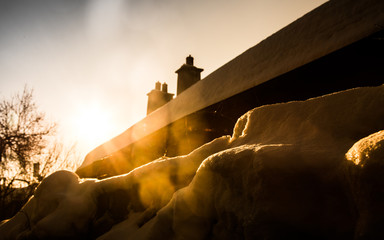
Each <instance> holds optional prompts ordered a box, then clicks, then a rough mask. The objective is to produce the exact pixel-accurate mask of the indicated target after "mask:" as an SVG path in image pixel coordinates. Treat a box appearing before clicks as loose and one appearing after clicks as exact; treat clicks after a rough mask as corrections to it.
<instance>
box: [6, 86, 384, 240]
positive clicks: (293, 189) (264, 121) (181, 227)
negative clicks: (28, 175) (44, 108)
mask: <svg viewBox="0 0 384 240" xmlns="http://www.w3.org/2000/svg"><path fill="white" fill-rule="evenodd" d="M383 106H384V85H383V86H380V87H371V88H358V89H352V90H348V91H343V92H340V93H335V94H331V95H326V96H322V97H318V98H314V99H309V100H307V101H302V102H289V103H284V104H275V105H268V106H263V107H259V108H256V109H254V110H252V111H249V112H248V113H246V114H245V115H243V116H242V117H241V118H240V119H239V120H238V122H237V124H236V126H235V129H234V134H233V136H224V137H221V138H218V139H216V140H214V141H212V142H210V143H208V144H206V145H204V146H202V147H200V148H198V149H196V150H195V151H193V152H192V153H190V154H189V155H186V156H180V157H175V158H168V159H158V160H156V161H154V162H151V163H149V164H146V165H144V166H141V167H139V168H137V169H135V170H133V171H131V172H130V173H128V174H125V175H121V176H117V177H113V178H109V179H105V180H101V181H98V180H91V179H88V180H87V179H85V180H82V179H79V178H78V177H77V175H75V174H74V173H71V172H66V171H61V172H56V173H54V174H52V175H51V176H49V177H48V178H46V179H45V180H44V181H43V182H42V183H41V185H40V186H39V187H38V188H37V190H36V192H35V195H34V197H33V198H31V199H30V201H29V202H28V203H27V204H26V205H25V206H24V208H23V209H22V212H20V213H18V214H17V215H15V216H14V217H13V218H12V219H10V220H9V221H8V222H6V223H3V224H2V225H1V226H0V239H17V237H19V239H30V238H33V239H100V240H101V239H259V238H260V239H297V238H305V239H319V238H320V239H330V238H332V239H353V238H359V237H361V238H365V237H366V238H369V237H371V238H375V239H380V238H382V237H383V236H384V230H383V229H382V223H383V222H384V201H383V200H384V188H383V186H384V174H383V173H384V131H381V130H383V129H384V107H383Z"/></svg>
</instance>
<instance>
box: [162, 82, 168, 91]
mask: <svg viewBox="0 0 384 240" xmlns="http://www.w3.org/2000/svg"><path fill="white" fill-rule="evenodd" d="M161 91H163V92H165V93H168V84H166V83H163V85H162V88H161Z"/></svg>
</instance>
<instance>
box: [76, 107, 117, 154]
mask: <svg viewBox="0 0 384 240" xmlns="http://www.w3.org/2000/svg"><path fill="white" fill-rule="evenodd" d="M72 122H73V127H74V131H75V132H74V134H75V135H76V136H77V141H78V144H79V145H81V146H85V147H86V148H88V149H87V150H88V151H90V150H92V149H90V148H95V147H97V146H98V145H100V144H102V143H104V142H106V141H108V140H109V139H110V138H111V136H112V134H113V129H112V126H113V124H112V119H111V114H110V113H109V112H108V111H107V110H106V108H103V107H102V106H101V105H99V104H91V105H85V106H82V107H79V109H78V111H77V114H75V116H74V118H73V121H72Z"/></svg>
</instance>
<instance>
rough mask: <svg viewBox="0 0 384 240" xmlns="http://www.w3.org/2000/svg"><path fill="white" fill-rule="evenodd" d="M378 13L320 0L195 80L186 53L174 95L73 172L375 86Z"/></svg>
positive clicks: (167, 151)
mask: <svg viewBox="0 0 384 240" xmlns="http://www.w3.org/2000/svg"><path fill="white" fill-rule="evenodd" d="M383 12H384V1H381V0H365V1H362V0H359V1H354V0H338V1H329V2H326V3H324V4H323V5H321V6H320V7H318V8H316V9H314V10H313V11H311V12H309V13H307V14H306V15H304V16H303V17H301V18H300V19H298V20H296V21H294V22H293V23H291V24H289V25H288V26H286V27H284V28H283V29H281V30H280V31H278V32H276V33H275V34H273V35H271V36H270V37H268V38H267V39H265V40H263V41H262V42H260V43H259V44H257V45H256V46H254V47H252V48H250V49H248V50H247V51H245V52H244V53H242V54H240V55H239V56H238V57H236V58H234V59H233V60H231V61H230V62H228V63H227V64H225V65H223V66H222V67H220V68H219V69H217V70H216V71H214V72H213V73H211V74H210V75H208V76H207V77H205V78H204V79H202V80H200V79H199V80H196V79H198V78H197V77H199V76H200V73H201V71H202V69H199V68H196V69H195V70H194V73H193V74H189V75H188V74H185V71H186V70H188V68H190V67H191V66H193V58H192V59H191V58H187V61H186V64H184V65H183V66H182V67H181V68H180V69H179V70H177V71H176V73H178V76H179V77H181V76H187V77H188V78H190V80H188V81H186V82H185V83H183V84H184V85H183V84H181V83H180V86H181V89H180V90H179V84H178V90H177V97H176V98H173V99H172V100H170V101H168V102H167V103H164V105H162V106H160V107H159V108H157V109H156V110H152V108H151V111H148V113H149V114H148V115H147V116H146V118H144V119H143V120H141V121H139V122H138V123H136V124H134V125H133V126H131V127H130V128H128V129H127V130H126V131H125V132H123V133H121V134H120V135H118V136H116V137H115V138H113V139H111V140H110V141H108V142H106V143H104V144H102V145H101V146H99V147H97V148H96V149H94V150H93V151H91V152H90V153H89V154H88V155H87V156H86V158H85V160H84V162H83V164H82V165H81V166H80V167H79V168H78V169H77V173H78V174H79V175H80V176H81V177H99V178H103V177H108V176H113V175H117V174H121V173H126V172H129V171H130V170H132V169H134V168H135V167H138V166H140V165H142V164H145V163H148V162H150V161H152V160H154V159H157V158H160V157H162V156H166V157H168V156H169V157H170V156H176V155H183V154H187V153H189V152H190V151H192V150H193V149H195V148H197V147H199V146H201V145H202V144H204V143H206V142H209V141H211V140H212V139H214V138H216V137H219V136H222V135H226V134H231V133H232V128H233V126H234V124H235V122H236V121H237V119H238V118H239V117H240V116H241V115H242V114H244V113H245V112H247V111H248V110H250V109H252V108H255V107H258V106H262V105H265V104H273V103H281V102H286V101H294V100H305V99H308V98H311V97H316V96H320V95H324V94H328V93H332V92H336V91H340V90H345V89H349V88H354V87H360V86H375V85H381V84H383V83H384V68H383V67H382V66H384V58H383V56H384V45H383V41H384V30H383V29H384V14H382V13H383ZM178 80H179V79H178ZM178 83H179V82H178ZM156 86H158V85H156ZM155 90H156V88H155ZM158 91H159V89H158ZM168 96H170V95H168ZM148 97H150V95H148ZM172 97H173V96H172Z"/></svg>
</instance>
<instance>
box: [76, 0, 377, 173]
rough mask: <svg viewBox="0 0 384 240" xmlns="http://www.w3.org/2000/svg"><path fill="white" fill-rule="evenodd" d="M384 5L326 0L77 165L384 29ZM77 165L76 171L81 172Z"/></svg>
mask: <svg viewBox="0 0 384 240" xmlns="http://www.w3.org/2000/svg"><path fill="white" fill-rule="evenodd" d="M383 11H384V1H381V0H359V1H352V0H337V1H329V2H326V3H325V4H323V5H322V6H320V7H318V8H316V9H314V10H313V11H311V12H310V13H308V14H306V15H305V16H303V17H302V18H300V19H298V20H296V21H295V22H293V23H291V24H289V25H288V26H286V27H285V28H283V29H281V30H280V31H278V32H276V33H275V34H273V35H271V36H270V37H268V38H266V39H265V40H263V41H262V42H260V43H258V44H257V45H255V46H254V47H252V48H250V49H248V50H247V51H245V52H244V53H242V54H240V55H239V56H237V57H236V58H234V59H233V60H231V61H230V62H228V63H227V64H225V65H223V66H222V67H220V68H219V69H217V70H216V71H214V72H213V73H211V74H210V75H209V76H207V77H206V78H204V79H203V80H202V81H199V82H198V83H196V84H194V85H193V86H191V87H190V88H188V89H187V90H185V91H184V92H183V93H182V94H180V95H178V96H177V98H175V99H173V100H172V101H170V102H169V103H168V104H165V105H164V106H163V107H161V108H159V109H158V110H157V111H154V112H153V113H152V114H150V115H148V116H147V117H146V118H144V119H142V120H141V121H139V122H138V123H137V124H135V125H133V126H132V127H131V128H129V129H128V130H126V131H125V132H123V133H122V134H120V135H118V136H116V137H115V138H113V139H111V140H110V141H108V142H106V143H104V144H103V145H101V146H99V147H97V148H96V149H94V150H93V151H92V152H90V153H89V154H88V155H87V156H86V158H85V160H84V162H83V164H82V166H81V167H85V166H87V165H89V164H91V163H92V162H93V161H95V160H99V159H101V158H103V157H105V156H108V155H110V154H112V153H114V152H116V151H118V150H120V149H122V148H123V147H126V146H128V145H130V144H131V143H134V142H136V141H138V140H139V139H141V138H143V137H145V136H147V135H149V134H151V133H153V132H154V131H156V130H159V129H161V128H162V127H165V126H167V125H168V124H170V123H172V122H174V121H176V120H178V119H180V118H182V117H184V116H187V115H188V114H191V113H193V112H196V111H198V110H201V109H204V108H205V107H207V106H210V105H212V104H215V103H217V102H220V101H222V100H224V99H227V98H229V97H231V96H233V95H235V94H237V93H240V92H243V91H245V90H247V89H249V88H251V87H254V86H257V85H259V84H261V83H263V82H266V81H269V80H271V79H273V78H275V77H277V76H280V75H281V74H284V73H286V72H289V71H291V70H293V69H296V68H298V67H300V66H303V65H304V64H306V63H309V62H311V61H314V60H316V59H318V58H320V57H322V56H325V55H327V54H329V53H332V52H333V51H336V50H338V49H341V48H343V47H345V46H348V45H349V44H351V43H354V42H355V41H358V40H360V39H363V38H365V37H367V36H369V35H371V34H373V33H375V32H377V31H379V30H381V27H380V26H384V14H382V13H383ZM81 167H80V168H81Z"/></svg>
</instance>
